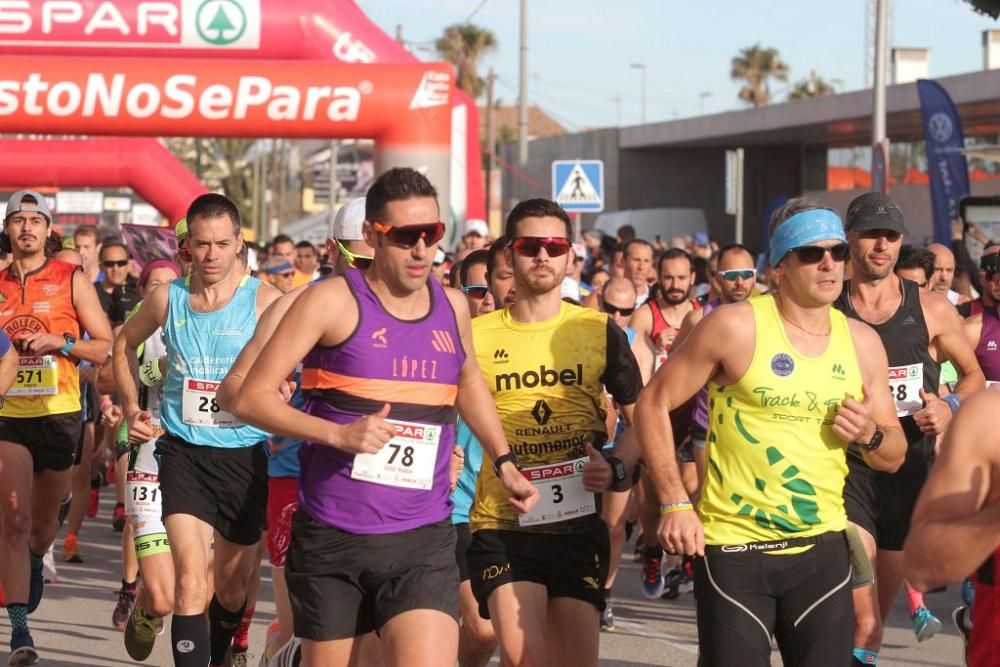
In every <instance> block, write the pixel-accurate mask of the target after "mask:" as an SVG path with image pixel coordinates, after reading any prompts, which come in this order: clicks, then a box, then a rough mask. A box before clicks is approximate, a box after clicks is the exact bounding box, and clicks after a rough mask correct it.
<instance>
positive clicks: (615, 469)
mask: <svg viewBox="0 0 1000 667" xmlns="http://www.w3.org/2000/svg"><path fill="white" fill-rule="evenodd" d="M601 455H602V456H603V457H604V460H605V461H607V462H608V464H609V465H610V466H611V485H610V486H609V487H608V489H609V490H611V491H625V490H626V489H628V487H629V486H630V485H629V484H626V482H627V481H631V480H629V479H628V470H627V469H626V468H625V462H624V461H622V460H621V459H620V458H618V457H617V456H612V455H611V454H605V453H604V452H601Z"/></svg>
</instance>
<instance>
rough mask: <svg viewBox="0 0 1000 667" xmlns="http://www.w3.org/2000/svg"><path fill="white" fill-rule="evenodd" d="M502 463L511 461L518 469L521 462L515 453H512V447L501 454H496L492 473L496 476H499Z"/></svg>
mask: <svg viewBox="0 0 1000 667" xmlns="http://www.w3.org/2000/svg"><path fill="white" fill-rule="evenodd" d="M504 463H513V464H514V467H515V468H517V469H518V470H520V469H521V462H520V461H518V460H517V454H515V453H514V450H513V449H512V450H510V451H509V452H507V453H506V454H503V455H502V456H498V457H497V460H496V461H494V462H493V473H494V474H495V475H496V476H497V477H499V476H500V466H502V465H503V464H504Z"/></svg>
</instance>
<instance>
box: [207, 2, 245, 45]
mask: <svg viewBox="0 0 1000 667" xmlns="http://www.w3.org/2000/svg"><path fill="white" fill-rule="evenodd" d="M195 25H196V26H197V28H198V35H200V36H201V38H202V39H203V40H205V41H206V42H208V43H209V44H214V45H216V46H225V45H227V44H232V43H233V42H235V41H236V40H238V39H239V38H240V37H242V36H243V33H244V32H246V29H247V14H246V11H244V9H243V7H242V6H241V5H240V3H239V2H238V0H205V2H203V3H201V5H200V6H199V7H198V11H197V13H196V15H195Z"/></svg>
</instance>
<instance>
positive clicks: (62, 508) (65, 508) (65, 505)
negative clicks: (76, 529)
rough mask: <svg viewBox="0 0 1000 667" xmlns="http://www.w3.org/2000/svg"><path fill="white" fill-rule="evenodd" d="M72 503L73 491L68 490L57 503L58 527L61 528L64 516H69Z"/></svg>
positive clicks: (64, 519)
mask: <svg viewBox="0 0 1000 667" xmlns="http://www.w3.org/2000/svg"><path fill="white" fill-rule="evenodd" d="M72 505H73V492H72V491H70V492H69V493H67V494H66V497H65V498H63V501H62V502H61V503H60V504H59V527H60V528H62V525H63V522H65V521H66V517H67V516H69V508H70V507H71V506H72Z"/></svg>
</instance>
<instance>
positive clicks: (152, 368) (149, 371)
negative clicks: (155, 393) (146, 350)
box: [139, 359, 163, 387]
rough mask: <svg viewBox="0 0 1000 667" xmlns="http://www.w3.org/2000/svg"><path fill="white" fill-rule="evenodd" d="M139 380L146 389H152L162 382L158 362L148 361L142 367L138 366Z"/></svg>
mask: <svg viewBox="0 0 1000 667" xmlns="http://www.w3.org/2000/svg"><path fill="white" fill-rule="evenodd" d="M139 380H140V381H142V383H143V384H144V385H146V386H147V387H152V386H154V385H156V384H159V383H160V382H162V381H163V373H161V372H160V360H159V359H150V360H149V361H147V362H146V363H144V364H143V365H142V366H139Z"/></svg>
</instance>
